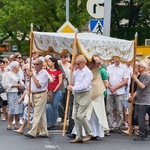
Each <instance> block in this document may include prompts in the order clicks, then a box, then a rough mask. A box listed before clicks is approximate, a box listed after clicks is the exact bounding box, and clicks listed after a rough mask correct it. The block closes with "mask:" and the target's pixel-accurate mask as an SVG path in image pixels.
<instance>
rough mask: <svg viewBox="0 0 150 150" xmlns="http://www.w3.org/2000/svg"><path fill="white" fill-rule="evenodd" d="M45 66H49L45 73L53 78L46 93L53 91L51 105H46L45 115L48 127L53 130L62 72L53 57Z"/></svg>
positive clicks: (56, 115)
mask: <svg viewBox="0 0 150 150" xmlns="http://www.w3.org/2000/svg"><path fill="white" fill-rule="evenodd" d="M47 64H48V66H49V69H48V70H47V72H48V73H49V74H50V75H51V76H52V78H53V82H51V83H49V84H48V91H53V98H52V103H51V104H50V105H51V106H50V105H49V104H48V105H47V115H48V116H49V117H48V116H47V122H48V124H49V125H51V127H50V129H55V125H56V123H57V118H58V105H59V102H60V100H61V99H62V93H61V85H62V71H61V70H60V69H59V65H58V62H57V59H56V58H54V57H51V58H49V60H48V61H47ZM51 109H52V110H51ZM48 110H49V111H48ZM48 129H49V128H48Z"/></svg>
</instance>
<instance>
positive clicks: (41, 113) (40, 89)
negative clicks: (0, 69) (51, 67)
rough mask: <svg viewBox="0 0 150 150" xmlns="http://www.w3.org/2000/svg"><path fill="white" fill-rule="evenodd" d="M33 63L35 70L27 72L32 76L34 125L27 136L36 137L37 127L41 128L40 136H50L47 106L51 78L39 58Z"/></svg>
mask: <svg viewBox="0 0 150 150" xmlns="http://www.w3.org/2000/svg"><path fill="white" fill-rule="evenodd" d="M33 65H34V69H35V71H34V72H32V71H29V70H27V74H28V75H29V76H30V77H31V92H32V102H33V107H34V116H33V125H32V128H31V130H30V131H28V133H27V134H26V135H25V136H26V137H30V138H35V137H36V135H37V129H38V128H39V129H40V130H39V136H40V137H48V132H47V122H46V113H45V112H46V110H45V108H46V103H47V91H46V90H47V86H48V79H49V78H48V75H47V73H46V72H45V71H44V70H43V69H42V67H43V62H42V61H41V60H40V59H39V58H37V59H35V60H34V62H33Z"/></svg>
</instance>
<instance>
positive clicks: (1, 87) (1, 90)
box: [0, 83, 5, 94]
mask: <svg viewBox="0 0 150 150" xmlns="http://www.w3.org/2000/svg"><path fill="white" fill-rule="evenodd" d="M4 91H5V89H4V87H3V85H2V83H0V94H1V93H3V92H4Z"/></svg>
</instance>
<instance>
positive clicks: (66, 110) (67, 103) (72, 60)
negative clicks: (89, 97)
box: [62, 31, 77, 136]
mask: <svg viewBox="0 0 150 150" xmlns="http://www.w3.org/2000/svg"><path fill="white" fill-rule="evenodd" d="M76 41H77V31H76V32H75V38H74V43H73V51H72V59H71V66H72V67H71V71H70V77H69V85H70V84H71V83H72V73H73V64H74V59H75V51H76ZM69 99H70V91H68V92H67V101H66V109H65V117H64V124H63V132H62V136H64V135H65V131H66V124H67V116H68V107H69Z"/></svg>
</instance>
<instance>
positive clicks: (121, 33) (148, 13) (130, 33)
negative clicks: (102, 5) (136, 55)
mask: <svg viewBox="0 0 150 150" xmlns="http://www.w3.org/2000/svg"><path fill="white" fill-rule="evenodd" d="M118 3H119V0H112V18H111V29H112V30H111V36H115V37H118V38H123V39H128V40H133V39H134V34H135V32H138V35H139V36H138V45H144V41H145V39H149V38H150V34H149V32H150V31H149V27H150V18H149V17H150V1H149V0H130V2H128V1H126V3H125V4H126V5H125V6H119V5H118ZM123 18H125V19H128V20H129V23H128V25H125V26H121V25H120V21H121V20H122V19H123Z"/></svg>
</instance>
